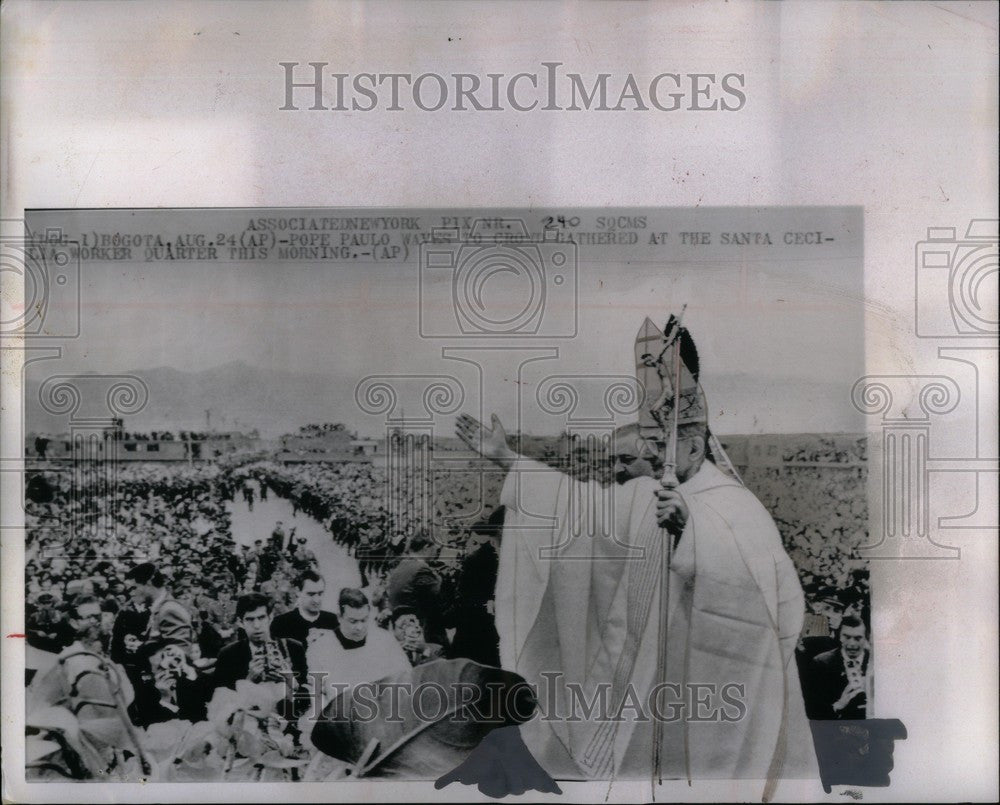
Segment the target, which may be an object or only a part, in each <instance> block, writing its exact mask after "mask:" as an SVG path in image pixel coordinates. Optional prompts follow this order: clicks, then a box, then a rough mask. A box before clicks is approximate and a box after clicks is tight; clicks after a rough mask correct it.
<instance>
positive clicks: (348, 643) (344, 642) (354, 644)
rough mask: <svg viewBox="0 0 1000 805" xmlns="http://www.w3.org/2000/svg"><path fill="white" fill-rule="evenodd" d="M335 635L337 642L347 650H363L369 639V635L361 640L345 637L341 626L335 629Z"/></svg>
mask: <svg viewBox="0 0 1000 805" xmlns="http://www.w3.org/2000/svg"><path fill="white" fill-rule="evenodd" d="M333 633H334V634H335V635H337V640H339V641H340V645H341V646H343V647H344V648H345V649H351V648H361V647H362V646H364V644H365V641H366V640H367V639H368V636H367V635H365V636H364V637H363V638H361V639H360V640H351V639H350V638H349V637H344V633H343V632H342V631H340V625H339V624H338V625H337V626H334V627H333Z"/></svg>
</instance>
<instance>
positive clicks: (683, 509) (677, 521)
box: [656, 475, 690, 537]
mask: <svg viewBox="0 0 1000 805" xmlns="http://www.w3.org/2000/svg"><path fill="white" fill-rule="evenodd" d="M677 486H678V481H677V478H676V477H675V476H673V475H670V476H664V478H663V481H661V483H660V488H659V489H657V490H656V522H657V523H658V524H659V526H660V527H661V528H665V529H667V531H669V532H670V533H671V534H673V535H674V536H675V537H679V536H680V535H681V532H683V531H684V526H685V525H686V524H687V521H688V517H689V516H690V512H689V511H688V507H687V503H685V502H684V496H683V495H681V493H680V492H678V491H677Z"/></svg>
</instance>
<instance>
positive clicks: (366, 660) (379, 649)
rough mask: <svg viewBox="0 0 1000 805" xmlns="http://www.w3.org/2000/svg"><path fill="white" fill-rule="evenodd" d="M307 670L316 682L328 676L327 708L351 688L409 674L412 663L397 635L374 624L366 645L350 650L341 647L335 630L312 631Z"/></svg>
mask: <svg viewBox="0 0 1000 805" xmlns="http://www.w3.org/2000/svg"><path fill="white" fill-rule="evenodd" d="M306 666H307V667H308V668H309V675H310V677H311V678H312V679H315V678H316V677H314V676H313V674H314V673H323V674H324V676H323V678H322V691H323V704H324V705H325V704H326V703H327V702H329V701H330V700H331V698H332V697H333V696H336V695H337V694H338V693H339V692H340V691H343V690H345V689H346V688H348V687H354V686H355V685H358V684H360V683H362V682H374V681H375V680H377V679H382V678H383V677H386V676H391V675H392V674H396V673H399V672H400V671H406V670H409V668H410V661H409V660H408V659H407V658H406V652H404V651H403V647H402V646H400V645H399V641H398V640H396V637H395V635H393V634H392V633H391V632H388V631H386V630H385V629H382V628H380V627H378V626H376V625H375V624H374V623H372V624H369V626H368V636H367V637H366V638H365V644H364V645H363V646H358V647H357V648H350V649H345V648H344V647H343V646H342V645H341V643H340V641H339V640H338V639H337V635H336V634H335V633H334V632H333V630H332V629H310V631H309V645H308V647H307V648H306Z"/></svg>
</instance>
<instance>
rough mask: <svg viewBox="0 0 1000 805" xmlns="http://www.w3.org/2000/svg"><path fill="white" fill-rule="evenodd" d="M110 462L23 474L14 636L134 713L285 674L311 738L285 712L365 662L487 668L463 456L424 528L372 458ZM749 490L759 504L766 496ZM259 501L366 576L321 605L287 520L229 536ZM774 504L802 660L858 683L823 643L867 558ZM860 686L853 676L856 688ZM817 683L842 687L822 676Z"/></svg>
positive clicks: (480, 564)
mask: <svg viewBox="0 0 1000 805" xmlns="http://www.w3.org/2000/svg"><path fill="white" fill-rule="evenodd" d="M538 450H539V456H538V457H539V458H542V459H543V460H546V462H547V463H550V464H553V465H555V466H558V467H560V468H561V469H563V470H567V471H570V472H571V473H572V474H574V475H577V476H578V477H585V478H586V477H598V476H603V477H611V478H615V479H617V480H618V481H619V482H621V481H622V480H627V477H628V474H627V473H625V474H624V475H623V474H622V473H621V469H622V468H621V467H619V466H617V465H616V466H612V465H611V464H610V463H606V464H604V465H603V466H601V467H594V466H591V465H589V464H587V463H586V462H579V461H577V462H573V461H571V460H567V457H566V456H565V455H564V454H561V453H559V452H558V451H557V450H554V449H553V448H552V447H551V445H544V444H541V445H540V446H539V447H538ZM619 458H620V457H619ZM640 463H641V462H640ZM634 466H636V467H638V466H639V464H638V463H637V464H635V465H634ZM645 471H648V472H654V473H655V471H656V468H655V467H650V468H647V469H646V470H645ZM117 473H118V475H117V478H116V479H115V484H114V486H113V487H111V486H110V485H109V484H108V479H107V478H104V477H102V476H101V475H100V472H99V471H98V469H96V468H95V469H94V471H93V472H92V473H91V474H90V475H89V476H88V475H87V472H86V470H85V469H84V470H81V469H80V468H79V467H77V468H75V469H74V470H73V471H72V472H68V471H65V470H64V471H61V472H60V471H58V470H51V471H40V472H33V473H32V474H31V475H30V477H29V478H28V488H27V494H26V525H27V545H26V547H27V553H26V580H27V589H26V630H25V632H26V637H27V643H28V645H29V647H30V648H31V650H32V651H34V652H36V654H35V659H37V658H38V657H53V656H57V657H61V656H65V655H66V653H67V652H70V653H72V652H79V651H81V650H82V651H84V652H85V653H93V654H95V655H97V656H99V657H102V658H106V659H107V661H108V662H109V663H112V664H113V665H114V666H115V667H117V668H120V669H122V672H123V674H124V677H125V678H126V679H127V683H128V690H129V696H128V706H127V715H128V719H129V720H130V722H131V724H132V726H134V727H136V728H139V729H148V728H150V727H152V726H153V725H157V724H163V723H166V722H173V721H176V720H182V721H186V722H195V723H197V722H202V721H204V720H205V719H206V718H208V717H209V716H208V713H209V712H210V708H211V703H212V701H213V699H214V698H215V697H216V696H217V695H218V692H219V690H220V689H228V690H232V689H234V687H235V686H236V685H237V683H239V682H241V681H248V682H251V683H254V684H262V683H268V682H278V681H279V680H286V681H287V680H294V684H290V685H289V687H288V695H287V696H283V697H282V698H281V700H280V701H279V702H277V710H276V712H277V713H278V714H280V716H281V717H282V718H283V719H284V720H283V721H282V723H283V724H284V726H283V727H282V730H285V732H284V733H283V734H284V735H285V736H286V737H285V739H287V740H288V741H291V743H290V744H289V745H288V752H290V753H292V754H295V753H296V752H304V751H306V750H305V748H304V746H303V744H302V743H301V741H300V735H299V733H298V732H297V731H296V730H297V729H299V728H298V727H296V726H295V725H296V724H297V719H299V718H300V717H301V716H302V713H303V712H304V711H305V710H306V709H308V708H309V707H310V706H314V705H315V702H316V697H317V696H319V697H320V698H321V699H322V698H323V697H324V696H325V697H326V698H327V699H328V698H329V697H330V696H332V695H333V692H334V691H335V690H336V689H337V688H336V686H337V685H339V684H350V683H353V682H357V681H359V680H360V679H361V678H363V677H365V676H366V675H370V674H371V673H373V671H372V669H378V670H379V673H380V674H383V673H390V672H391V671H393V670H398V669H404V668H408V667H412V666H414V665H420V664H423V663H427V662H430V661H432V660H434V659H437V658H442V657H443V658H459V657H464V658H468V659H472V660H474V661H476V662H480V663H483V664H484V665H498V664H499V654H498V648H497V644H498V640H499V638H498V636H497V632H496V627H495V624H494V622H493V600H492V599H493V591H494V586H495V582H496V574H497V567H498V555H499V548H498V546H499V539H500V536H501V532H502V524H503V517H504V514H503V507H502V506H490V505H488V504H487V505H486V506H485V507H484V505H483V502H484V501H499V487H500V483H501V480H502V478H501V476H499V475H491V474H490V473H489V472H488V471H484V470H483V469H482V468H481V467H479V466H476V465H473V464H470V465H469V468H468V470H467V471H465V472H456V471H443V470H432V471H431V472H430V473H429V477H428V478H426V479H424V481H425V484H426V485H425V486H423V487H421V486H420V485H419V484H418V485H417V486H415V487H413V486H411V488H410V490H409V493H410V494H411V495H416V494H418V490H419V489H421V488H422V489H424V490H426V489H430V490H431V510H432V517H433V522H434V523H435V524H436V525H435V526H434V527H433V528H431V529H428V528H426V527H424V525H423V524H422V523H421V522H420V520H419V516H420V507H419V506H417V505H415V502H416V501H410V505H399V501H397V502H396V505H390V502H389V500H388V499H387V496H386V486H387V484H388V483H389V481H388V479H387V476H386V474H385V470H384V469H383V467H381V466H380V465H378V464H373V463H369V462H342V463H330V464H319V463H310V464H282V463H279V462H276V461H273V460H265V461H255V462H253V463H248V464H244V465H242V466H239V465H230V466H224V465H222V464H219V463H199V464H195V465H187V464H169V465H166V464H139V463H136V464H128V465H124V466H121V467H119V468H117ZM840 477H843V478H845V482H846V481H849V480H850V479H847V478H846V476H840ZM812 480H813V481H815V479H812ZM808 482H809V481H808V480H807V481H803V483H808ZM791 483H792V487H794V486H795V484H796V483H797V482H796V481H794V480H793V481H792V482H791ZM792 487H789V486H788V483H787V482H786V483H785V484H784V485H783V486H782V490H783V492H784V493H785V494H786V500H787V499H788V498H789V497H791V498H796V499H798V498H799V497H801V496H803V495H805V493H806V491H807V490H805V489H797V488H792ZM112 491H113V493H114V499H113V500H111V499H109V494H110V493H111V492H112ZM789 493H794V494H789ZM800 493H801V494H800ZM758 494H759V495H760V497H761V499H762V500H764V501H765V503H767V495H766V490H765V494H761V492H760V491H758ZM269 495H273V496H277V497H280V498H282V499H285V500H287V501H288V502H289V503H290V504H291V506H292V509H293V513H295V514H298V513H300V512H301V513H303V514H305V515H308V516H309V517H311V518H313V519H315V520H316V521H318V522H319V523H321V524H322V525H323V526H324V527H325V529H326V531H327V532H328V533H329V535H330V538H331V539H332V540H334V541H335V542H337V543H339V544H341V545H342V546H343V547H344V548H345V549H346V551H347V553H348V555H349V556H351V557H353V558H354V560H356V561H357V563H358V566H359V570H360V575H361V584H360V585H359V587H358V588H356V589H355V588H344V589H342V590H332V591H331V592H332V593H333V595H332V598H333V599H334V600H336V601H337V606H336V607H334V608H333V610H332V611H326V610H324V609H323V608H322V600H323V596H324V594H325V593H326V578H325V577H324V572H323V571H324V569H323V568H321V567H319V565H318V563H317V561H316V556H315V554H314V553H313V551H312V550H310V547H309V545H308V541H307V540H306V539H305V538H304V537H300V536H298V535H297V534H296V531H295V528H294V527H286V526H285V525H284V524H283V523H280V522H277V523H274V524H273V525H272V524H270V523H268V524H267V525H266V530H265V533H261V534H252V535H239V536H240V537H241V538H240V539H236V537H235V535H234V534H233V522H232V516H231V510H232V508H233V506H234V505H236V504H237V502H239V501H242V503H243V504H244V505H246V506H247V507H248V508H252V506H253V504H254V502H255V501H259V500H266V499H267V497H268V496H269ZM841 497H842V498H843V501H847V502H839V503H838V502H837V498H836V497H834V503H835V504H836V505H838V506H840V509H838V512H837V519H836V521H835V522H833V523H832V525H833V526H836V528H838V529H840V532H838V533H841V532H846V531H847V530H848V529H850V528H851V527H852V523H853V521H854V520H856V519H858V518H857V517H856V516H855V515H856V514H857V512H856V511H854V509H852V508H851V506H852V505H854V506H855V508H856V504H852V503H850V502H849V501H850V496H849V495H848V493H847V491H845V492H844V494H843V495H842V496H841ZM404 504H405V501H404ZM775 505H776V508H777V509H778V510H779V516H778V517H776V520H777V522H778V524H779V527H780V528H781V529H782V532H783V536H784V537H786V545H787V546H788V551H789V555H790V556H791V557H792V559H793V560H794V561H795V564H796V566H797V568H798V570H799V574H800V578H801V580H802V582H803V586H804V588H805V590H806V594H807V601H808V602H809V606H810V609H811V611H812V612H813V613H824V617H826V618H827V621H826V625H825V626H823V627H821V628H818V632H817V633H826V635H827V636H826V642H823V641H822V640H815V641H813V642H814V644H815V645H814V647H813V650H812V651H810V652H809V654H808V656H803V658H802V660H801V662H802V665H801V671H802V673H803V675H806V674H810V675H814V676H815V677H816V678H817V679H821V680H824V679H825V680H829V679H830V678H831V676H832V675H836V674H837V673H840V674H841V675H845V674H854V675H855V676H857V672H856V671H855V666H854V665H853V664H852V663H853V660H852V659H851V658H850V657H848V655H846V654H843V655H842V654H837V655H836V656H834V655H831V654H830V651H831V650H832V649H831V646H832V645H833V642H835V640H836V636H838V635H839V633H840V629H841V628H843V626H846V627H847V629H848V633H849V634H851V630H852V629H855V627H856V626H857V623H858V622H860V621H859V620H858V619H857V618H855V617H854V615H855V614H864V615H865V616H866V615H867V613H866V612H863V610H864V608H865V607H866V605H867V574H866V572H865V570H864V567H863V563H860V562H858V561H856V560H855V559H854V557H852V556H851V555H850V552H847V555H846V557H845V552H844V551H843V546H842V545H835V544H832V543H831V541H830V540H828V539H826V540H824V539H823V537H822V536H821V534H822V533H823V531H822V528H821V526H820V525H819V524H817V523H816V522H814V521H815V519H816V518H815V517H809V516H804V517H803V518H801V519H800V521H798V522H796V523H794V524H792V523H788V524H787V526H788V531H787V532H786V528H785V525H786V524H785V522H784V521H783V520H782V519H781V517H780V512H781V505H780V501H779V500H776V504H775ZM845 506H846V508H845ZM263 527H264V526H262V528H263ZM789 536H790V537H791V539H789ZM838 551H839V553H838ZM817 557H819V559H818V558H817ZM829 591H832V596H826V597H824V593H826V592H829ZM833 614H836V615H837V616H838V617H836V618H833V617H832V615H833ZM841 621H842V622H843V624H841ZM866 622H867V617H865V618H864V620H863V624H866ZM862 631H863V632H864V634H865V636H866V635H867V625H863V629H862ZM831 632H832V633H834V634H830V633H831ZM821 643H822V645H820V644H821ZM820 649H824V651H820ZM866 650H867V649H866ZM864 662H865V663H867V653H865V654H864ZM32 665H33V666H34V668H37V669H38V670H37V672H36V673H37V675H38V677H39V678H41V677H42V676H43V675H44V674H43V672H52V671H51V668H49V666H50V665H51V663H50V662H46V661H45V660H42V661H40V662H35V663H30V662H29V667H32ZM866 667H867V666H866ZM316 672H321V673H322V674H325V675H324V676H322V681H317V680H319V679H320V678H319V677H317V676H316V675H315V674H316ZM31 674H32V671H31V670H29V676H30V675H31ZM310 674H312V675H310ZM845 678H846V677H845ZM36 681H37V680H36ZM858 684H860V683H858ZM858 684H852V685H849V686H848V687H850V688H851V689H852V690H854V692H855V693H857V690H856V688H857V687H858ZM317 685H319V687H318V688H317ZM824 685H825V688H827V689H831V690H832V689H833V688H835V687H837V685H836V684H832V683H823V684H819V683H817V686H816V689H822V688H824ZM841 687H843V686H841ZM43 689H44V687H43ZM821 698H822V697H821ZM841 699H843V696H838V697H837V698H836V699H835V700H834V701H829V702H827V701H825V700H824V701H815V702H812V704H811V706H812V707H813V708H814V710H815V712H824V713H826V712H836V713H838V714H839V713H843V712H848V713H850V712H856V710H857V702H856V701H853V700H852V701H853V703H845V702H843V701H841ZM855 699H856V697H855ZM324 700H325V699H324ZM848 704H849V705H850V706H848ZM30 707H31V704H30V697H29V709H30ZM845 708H846V709H845ZM852 708H853V709H852ZM285 739H283V740H285Z"/></svg>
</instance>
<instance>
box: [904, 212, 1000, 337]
mask: <svg viewBox="0 0 1000 805" xmlns="http://www.w3.org/2000/svg"><path fill="white" fill-rule="evenodd" d="M997 223H998V222H997V221H995V220H988V219H975V220H973V221H971V222H970V223H969V226H968V229H967V230H966V232H965V237H963V238H959V237H957V235H956V229H955V228H954V227H930V228H928V230H927V240H924V241H921V242H920V243H918V244H917V248H916V311H915V312H916V329H917V335H918V336H920V337H921V338H959V337H965V338H970V337H973V338H974V337H980V338H981V337H983V336H991V335H996V334H997V333H998V332H1000V326H998V316H997V274H998V258H997Z"/></svg>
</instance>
